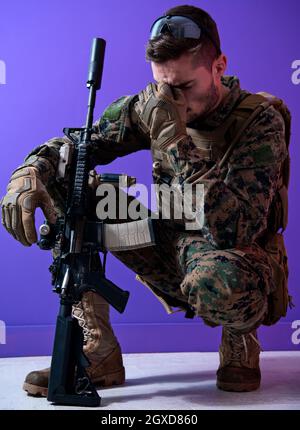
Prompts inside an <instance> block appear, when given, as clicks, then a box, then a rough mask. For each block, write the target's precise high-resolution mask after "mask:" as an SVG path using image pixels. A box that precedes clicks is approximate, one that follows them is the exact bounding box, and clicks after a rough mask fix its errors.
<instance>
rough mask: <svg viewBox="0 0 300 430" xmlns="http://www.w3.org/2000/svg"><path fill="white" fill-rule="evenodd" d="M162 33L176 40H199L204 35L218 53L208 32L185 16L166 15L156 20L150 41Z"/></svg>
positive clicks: (218, 49)
mask: <svg viewBox="0 0 300 430" xmlns="http://www.w3.org/2000/svg"><path fill="white" fill-rule="evenodd" d="M164 33H169V34H171V35H172V36H173V37H175V38H176V39H200V38H201V35H202V34H203V33H205V34H206V35H207V36H208V37H209V39H210V40H211V42H212V43H213V44H214V46H215V48H216V49H217V51H218V52H220V47H219V46H217V44H216V42H215V41H214V40H213V38H212V37H211V36H210V34H209V32H208V31H207V30H205V29H204V28H203V27H200V26H199V25H198V24H197V23H196V22H195V21H193V20H192V19H190V18H187V17H185V16H179V15H167V16H161V17H159V18H157V20H156V21H154V23H153V24H152V27H151V29H150V40H152V39H154V38H155V37H159V36H160V35H161V34H164Z"/></svg>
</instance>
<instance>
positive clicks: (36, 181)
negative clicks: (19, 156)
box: [1, 166, 56, 246]
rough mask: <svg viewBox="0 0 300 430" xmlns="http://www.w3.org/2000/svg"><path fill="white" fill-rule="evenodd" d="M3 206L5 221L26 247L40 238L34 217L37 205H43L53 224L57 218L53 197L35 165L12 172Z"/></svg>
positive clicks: (7, 227) (10, 231)
mask: <svg viewBox="0 0 300 430" xmlns="http://www.w3.org/2000/svg"><path fill="white" fill-rule="evenodd" d="M1 205H2V224H3V225H4V227H5V228H6V230H7V231H8V233H10V234H11V235H12V236H13V237H14V238H15V239H16V240H18V241H20V242H21V243H22V244H23V245H25V246H31V245H32V244H33V243H34V242H36V241H37V234H36V229H35V216H34V214H35V209H36V208H37V207H40V208H42V210H43V212H44V215H45V217H46V218H47V220H48V221H49V222H50V223H55V220H56V212H55V209H54V206H53V203H52V200H51V198H50V196H49V194H48V192H47V190H46V187H45V185H44V184H43V182H42V181H41V177H40V174H39V171H38V169H37V168H35V167H32V166H25V167H21V168H19V169H17V170H16V171H15V172H14V173H13V175H12V177H11V179H10V181H9V184H8V187H7V194H6V196H4V197H3V199H2V201H1Z"/></svg>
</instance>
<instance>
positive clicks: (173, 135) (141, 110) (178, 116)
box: [135, 83, 187, 148]
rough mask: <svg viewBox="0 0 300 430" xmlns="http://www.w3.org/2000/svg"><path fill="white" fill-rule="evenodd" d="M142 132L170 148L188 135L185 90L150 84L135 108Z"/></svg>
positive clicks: (163, 146)
mask: <svg viewBox="0 0 300 430" xmlns="http://www.w3.org/2000/svg"><path fill="white" fill-rule="evenodd" d="M135 108H136V111H137V113H138V116H139V121H140V126H141V128H142V130H143V131H144V132H146V133H148V134H149V135H150V138H151V139H152V140H156V141H157V143H158V145H159V146H160V147H161V148H167V147H168V146H169V145H171V144H172V143H177V142H178V141H180V140H181V139H182V138H183V137H185V136H186V121H187V115H186V111H187V105H186V100H185V97H184V94H183V92H182V91H181V90H179V89H177V88H174V87H171V86H170V85H168V84H166V83H159V84H158V85H156V84H153V83H151V84H149V85H148V86H147V87H146V89H145V90H143V91H141V92H140V93H139V100H138V102H136V105H135Z"/></svg>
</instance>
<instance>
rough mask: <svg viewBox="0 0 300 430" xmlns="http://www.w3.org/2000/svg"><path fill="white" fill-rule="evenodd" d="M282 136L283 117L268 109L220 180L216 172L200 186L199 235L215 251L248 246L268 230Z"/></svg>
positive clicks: (283, 147) (244, 137) (244, 138)
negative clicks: (202, 219) (200, 225)
mask: <svg viewBox="0 0 300 430" xmlns="http://www.w3.org/2000/svg"><path fill="white" fill-rule="evenodd" d="M284 132H285V124H284V120H283V118H282V116H281V114H280V113H279V112H278V111H276V110H275V109H274V107H273V106H269V107H268V108H267V109H266V110H265V111H263V112H262V113H261V114H260V115H259V116H258V117H257V118H256V120H254V122H253V123H252V124H251V125H250V126H249V127H248V128H247V129H246V130H245V132H244V133H243V135H242V137H241V139H240V141H239V143H238V145H237V146H236V147H235V149H234V151H233V153H232V154H231V157H230V159H229V162H228V166H227V167H228V171H227V173H226V176H225V177H224V179H223V177H222V175H221V172H218V173H219V175H216V176H212V177H209V178H207V179H205V180H202V181H201V183H203V184H204V226H203V230H202V232H203V235H204V236H205V237H206V238H207V239H208V240H209V241H210V242H211V243H212V244H213V245H214V246H216V247H221V248H231V247H236V246H239V245H246V246H247V245H248V246H249V245H251V243H253V242H254V241H255V239H256V238H258V237H259V235H260V234H261V233H262V232H264V230H265V229H266V227H267V215H268V211H269V208H270V204H271V202H272V199H273V196H274V194H275V192H276V189H277V187H278V180H279V177H280V171H281V163H282V161H283V160H284V158H285V157H286V156H287V148H286V144H285V136H284ZM220 177H222V179H220Z"/></svg>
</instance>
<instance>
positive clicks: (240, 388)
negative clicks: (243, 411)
mask: <svg viewBox="0 0 300 430" xmlns="http://www.w3.org/2000/svg"><path fill="white" fill-rule="evenodd" d="M217 387H218V388H219V389H220V390H224V391H237V392H246V391H255V390H257V389H258V388H259V387H260V383H259V382H253V383H252V384H233V383H232V382H220V381H217Z"/></svg>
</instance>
